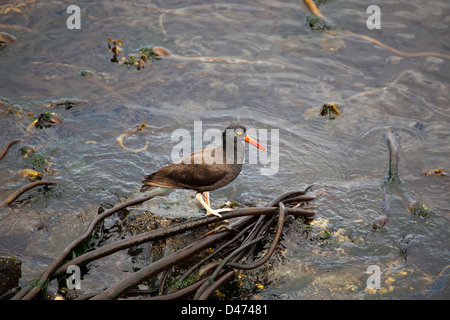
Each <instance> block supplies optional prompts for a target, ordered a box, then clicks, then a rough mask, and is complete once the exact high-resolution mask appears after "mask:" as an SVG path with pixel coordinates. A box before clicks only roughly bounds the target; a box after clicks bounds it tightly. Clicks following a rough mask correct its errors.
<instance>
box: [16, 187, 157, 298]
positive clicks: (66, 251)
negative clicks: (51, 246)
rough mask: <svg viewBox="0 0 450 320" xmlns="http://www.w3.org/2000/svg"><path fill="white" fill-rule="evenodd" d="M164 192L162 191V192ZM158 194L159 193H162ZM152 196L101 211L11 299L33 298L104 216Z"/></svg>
mask: <svg viewBox="0 0 450 320" xmlns="http://www.w3.org/2000/svg"><path fill="white" fill-rule="evenodd" d="M163 194H164V193H163ZM163 194H160V195H163ZM153 197H155V195H149V196H147V197H144V198H140V199H136V200H132V201H129V202H126V203H124V204H121V205H120V206H117V207H115V208H112V209H110V210H108V211H105V212H103V213H102V214H100V215H98V216H97V217H96V218H95V219H94V220H93V221H92V222H91V224H90V225H89V227H88V229H87V231H86V232H85V233H84V234H83V235H82V236H81V237H79V238H78V239H76V240H75V241H73V242H72V243H71V244H70V245H69V246H67V247H66V248H65V249H64V251H63V252H62V253H61V254H60V255H59V257H58V258H56V260H55V261H53V263H52V264H51V265H50V266H48V268H47V269H46V271H45V272H44V273H43V274H42V276H41V278H40V279H39V282H38V284H37V285H36V286H35V287H34V288H33V289H31V291H30V287H25V288H24V289H22V290H21V291H19V293H18V294H17V295H16V296H14V297H13V300H16V299H22V298H23V299H24V300H27V299H33V298H34V297H35V296H36V295H37V294H38V293H39V291H41V287H42V286H43V285H44V284H45V283H46V282H47V280H48V279H49V277H50V276H51V275H52V273H53V272H54V271H55V269H56V268H57V267H58V266H59V265H60V264H61V263H62V262H63V261H64V259H66V257H67V256H68V255H69V254H70V253H71V252H72V251H73V250H74V249H75V248H76V247H77V246H78V245H80V244H81V243H82V242H83V241H85V240H86V239H87V238H88V237H89V236H90V234H91V233H92V231H93V230H94V227H95V225H96V224H97V223H98V222H100V221H102V220H103V219H105V218H106V217H108V216H110V215H111V214H113V213H116V212H117V211H120V210H122V209H124V208H126V207H129V206H132V205H135V204H139V203H142V202H144V201H147V200H150V199H152V198H153Z"/></svg>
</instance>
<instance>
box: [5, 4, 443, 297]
mask: <svg viewBox="0 0 450 320" xmlns="http://www.w3.org/2000/svg"><path fill="white" fill-rule="evenodd" d="M370 4H371V3H369V2H368V3H362V2H361V1H344V2H342V1H339V2H335V1H330V2H328V3H326V4H324V5H322V6H321V7H320V8H321V11H322V12H323V13H324V14H325V15H326V16H327V17H328V18H329V19H330V20H331V21H332V22H333V23H334V25H335V31H336V33H332V32H326V33H323V32H313V31H311V29H310V28H309V27H308V26H307V25H306V17H307V15H308V13H307V11H306V10H305V6H304V5H303V2H302V1H263V0H261V1H252V2H248V1H234V2H232V3H225V2H214V3H211V2H210V1H189V2H187V1H170V2H162V1H161V2H160V1H153V2H151V3H149V2H144V1H127V2H123V1H95V2H89V1H78V2H77V5H78V6H80V8H81V30H68V29H67V27H66V20H67V18H68V17H69V14H68V13H66V5H65V4H62V3H61V2H57V1H36V2H34V3H29V4H27V5H26V8H25V9H23V10H21V11H22V12H20V13H18V12H9V13H6V14H0V31H2V32H8V33H11V34H13V35H14V36H16V38H17V42H16V43H15V44H13V45H9V46H7V47H2V48H0V101H2V102H4V103H5V104H6V105H5V106H3V107H0V137H1V140H0V142H1V145H2V146H3V145H4V144H5V143H6V142H7V141H9V140H11V139H15V138H21V139H22V140H23V141H22V142H21V143H20V144H16V145H14V146H12V147H11V149H10V150H9V151H8V153H7V155H6V156H5V158H3V159H2V160H1V161H0V185H1V187H0V196H1V198H0V199H2V200H3V199H4V198H6V197H7V195H9V194H10V193H11V192H12V191H13V190H15V189H17V188H18V187H19V186H21V185H23V184H25V183H26V181H25V180H24V179H23V178H20V177H17V175H16V174H17V172H18V171H20V170H21V169H24V168H30V169H31V168H32V167H33V166H34V167H35V168H36V170H38V171H40V172H42V173H43V176H44V177H43V178H44V179H45V180H55V181H57V182H58V185H57V186H55V187H51V188H49V189H42V188H39V189H36V190H34V191H30V192H28V193H26V194H25V195H23V196H22V197H21V198H19V199H18V201H17V202H15V203H14V204H13V205H12V206H11V208H1V209H0V210H1V211H0V219H1V220H0V255H2V256H9V255H13V256H16V257H17V258H19V259H20V260H21V261H22V270H23V276H22V279H21V283H26V282H27V281H29V280H31V279H33V278H34V277H36V276H37V275H38V274H39V273H40V272H42V271H43V270H44V268H45V267H46V266H47V265H48V264H49V263H51V261H53V259H54V258H55V257H56V256H57V255H58V254H59V252H61V251H62V250H63V248H64V247H65V246H66V245H67V244H69V243H70V242H71V241H72V240H73V239H74V238H75V237H76V236H77V235H79V234H81V233H83V232H84V230H85V228H86V226H87V224H88V223H89V221H90V220H92V218H93V217H94V216H95V214H96V212H97V209H98V207H99V206H100V205H102V204H107V203H109V204H115V203H117V202H119V201H124V200H126V199H129V198H135V197H138V196H140V194H139V188H140V181H141V180H142V177H143V176H144V175H145V174H146V173H150V172H152V171H154V170H156V169H158V168H160V167H161V166H164V165H166V164H169V163H170V161H171V158H170V155H171V151H172V149H173V147H174V146H175V145H176V143H177V141H172V140H171V135H172V133H173V132H174V130H176V129H180V128H181V129H187V130H188V131H189V132H193V130H194V121H199V120H201V121H202V127H203V130H207V129H211V128H216V129H219V130H222V129H223V128H225V127H226V126H227V125H228V124H229V123H230V122H233V121H236V120H239V121H241V122H242V123H244V124H245V125H246V126H247V127H248V128H254V129H268V130H271V129H272V130H273V129H278V130H279V138H280V152H279V168H278V171H277V172H276V174H274V175H262V174H261V168H262V167H268V166H267V165H266V166H264V165H263V164H247V165H245V166H244V169H243V170H242V172H241V174H240V176H239V177H238V178H237V179H236V180H235V181H234V182H233V183H231V184H230V185H228V186H226V187H224V188H222V189H220V190H217V191H214V192H213V193H212V197H213V198H212V201H213V205H214V204H215V205H219V204H222V203H224V202H226V201H228V200H230V199H246V200H249V201H252V202H254V203H256V204H264V203H266V202H267V201H269V200H271V199H273V198H274V197H276V196H278V195H280V194H281V193H283V192H285V191H289V190H299V189H303V188H304V187H305V186H306V185H309V184H314V185H315V187H314V189H313V192H314V193H315V194H317V195H318V196H319V198H318V199H317V201H316V203H314V204H315V205H316V206H317V207H316V209H315V211H316V217H315V222H314V223H316V224H313V226H312V229H311V231H310V232H309V233H307V234H305V227H304V226H302V225H301V224H297V223H294V222H292V223H291V224H289V227H288V229H287V230H286V232H285V233H284V237H283V242H282V244H283V248H280V251H279V252H278V253H277V255H276V256H275V257H274V258H273V261H272V263H271V267H270V268H268V271H267V274H266V275H265V276H264V277H263V278H262V279H261V281H262V282H264V289H263V290H261V291H259V292H257V293H255V294H254V295H252V296H250V297H249V298H254V299H257V298H270V299H341V298H347V299H378V298H390V299H396V298H429V297H434V298H449V297H450V294H449V291H448V288H449V282H448V273H446V270H448V269H445V267H446V266H447V265H448V264H449V257H450V252H449V240H448V239H449V231H448V222H449V219H450V212H449V209H448V208H449V204H450V190H449V178H448V176H447V177H441V176H425V175H423V171H425V170H428V169H438V168H442V169H443V170H444V171H446V172H450V167H448V158H449V156H450V145H449V144H448V140H449V136H450V126H449V120H450V113H449V107H448V102H447V101H448V97H449V90H450V87H449V83H450V81H449V80H450V77H449V74H450V67H449V59H448V58H446V57H442V56H432V55H425V56H419V57H409V56H404V55H400V54H396V53H395V52H392V51H390V50H388V49H385V48H381V47H380V46H378V45H376V44H374V43H371V42H369V41H367V40H363V39H361V38H357V37H354V36H351V35H349V34H348V33H346V32H345V31H346V30H348V31H352V32H354V33H357V34H361V35H366V36H370V37H373V38H375V39H377V40H379V41H381V42H383V43H385V44H388V45H389V46H391V47H394V48H396V49H398V50H401V51H404V52H408V53H413V52H438V53H441V54H445V55H450V47H449V44H450V42H449V41H448V40H449V37H448V29H449V24H450V5H449V4H448V3H446V2H444V1H436V2H433V3H430V4H427V5H426V6H424V5H423V3H422V2H420V1H410V2H408V3H407V4H405V3H401V4H400V3H397V2H396V1H385V2H383V5H382V6H381V19H382V20H381V21H382V22H381V30H368V29H367V27H366V19H367V17H368V14H366V9H367V6H369V5H370ZM108 38H112V39H121V40H122V41H123V47H122V48H123V55H124V56H127V55H128V54H131V53H137V50H138V49H139V48H140V47H142V46H163V47H165V48H167V49H168V50H169V51H170V52H171V53H172V54H175V55H178V56H182V57H217V58H234V59H241V60H246V61H251V62H256V61H259V62H260V63H247V64H239V63H205V62H199V61H189V60H186V59H179V58H171V59H161V60H155V61H154V62H153V64H152V65H151V66H149V65H146V66H145V68H144V69H142V70H139V71H138V70H136V69H135V68H127V67H125V66H123V65H118V64H115V63H111V62H110V59H111V58H112V54H111V53H110V52H109V50H108ZM86 74H88V75H86ZM83 75H85V76H83ZM60 99H80V100H86V101H87V102H88V103H87V104H83V105H75V106H73V107H72V108H70V109H66V108H64V107H56V108H54V109H52V110H51V111H53V112H56V113H58V114H59V115H60V116H61V117H62V118H63V119H64V122H63V123H62V124H61V125H55V126H52V127H51V128H46V129H42V130H41V129H33V128H31V129H29V128H28V127H29V125H30V123H31V122H32V121H33V120H34V118H33V117H28V113H33V114H34V115H35V116H37V115H39V114H40V113H43V112H45V111H48V110H47V109H45V108H42V107H41V106H42V105H43V104H46V103H48V102H50V101H52V100H60ZM327 102H335V103H339V104H341V105H342V106H343V111H342V117H337V118H336V119H335V120H329V119H325V118H323V117H318V116H317V113H318V109H319V107H320V106H321V105H323V104H324V103H327ZM7 108H11V110H9V111H8V110H7ZM142 123H145V124H147V127H146V128H145V130H142V131H139V132H135V133H133V134H129V135H126V136H125V137H124V139H123V144H124V145H125V146H126V147H128V148H130V149H141V148H145V150H143V151H140V152H132V151H129V150H126V149H125V148H123V147H122V146H121V145H120V144H119V143H118V142H117V138H118V137H119V136H120V135H121V134H123V133H125V132H127V131H128V130H131V129H133V128H135V127H136V126H137V125H139V124H142ZM27 128H28V129H27ZM387 128H391V130H392V131H393V132H394V134H395V136H396V139H397V141H398V143H399V145H400V147H401V148H400V158H399V174H400V177H401V178H402V179H403V181H404V183H405V185H406V187H407V188H408V190H409V192H410V194H411V196H412V197H413V198H414V199H415V200H417V201H419V202H421V203H423V204H425V205H426V206H427V207H429V208H432V209H433V210H434V212H435V214H434V215H432V216H431V217H429V218H427V219H422V218H419V217H417V216H414V215H411V214H410V213H409V212H408V210H407V209H406V208H405V206H404V205H403V203H402V202H401V199H400V197H399V196H398V195H395V194H393V195H392V196H391V197H390V215H389V221H388V224H387V225H386V226H385V227H383V228H382V229H379V230H377V231H374V230H373V228H372V226H371V222H372V221H373V220H374V219H376V218H377V217H379V216H381V214H382V204H383V184H382V183H383V179H384V175H385V173H386V170H387V167H388V148H387V143H386V136H385V134H386V130H387ZM147 142H148V146H147V147H146V143H147ZM269 142H270V141H269ZM24 146H30V147H33V148H35V149H36V150H35V153H34V154H33V155H30V156H29V157H28V158H26V159H25V158H24V157H23V156H22V154H21V153H20V152H19V150H20V148H22V147H24ZM268 147H269V151H270V143H269V145H268ZM36 159H37V160H36ZM39 159H45V161H46V162H45V161H44V163H43V164H41V165H40V166H39V165H37V164H38V163H37V161H38V160H39ZM45 168H47V169H48V170H47V171H45V170H44V169H45ZM193 195H194V193H193V192H191V191H183V190H177V191H174V192H172V193H171V195H170V196H169V197H167V198H164V199H159V200H158V199H155V200H154V201H150V202H149V203H148V204H145V206H146V208H149V209H151V210H152V211H155V212H157V213H158V214H160V215H168V216H173V215H175V216H180V215H186V210H185V209H186V206H187V208H188V210H187V211H189V214H190V215H195V214H201V212H202V211H201V210H200V209H199V207H198V205H197V204H196V202H195V199H193ZM325 231H326V232H327V233H328V234H329V235H330V236H329V237H327V238H326V239H321V238H320V236H321V235H322V234H324V233H323V232H325ZM405 238H406V239H410V240H408V241H406V240H405ZM312 240H313V241H312ZM402 241H403V243H406V242H407V243H406V245H407V248H408V249H407V255H406V258H405V255H404V254H402V251H401V248H400V247H401V245H402ZM120 259H121V260H120V261H122V262H123V265H127V263H129V261H128V260H127V259H128V258H127V257H120ZM102 261H103V260H102ZM115 263H116V262H115V261H114V259H111V264H115ZM370 265H377V266H379V267H380V270H381V289H379V290H377V291H376V292H372V291H370V290H366V280H367V278H368V277H369V275H368V274H367V273H365V272H366V270H367V268H368V266H370ZM129 267H130V265H128V267H123V270H128V269H127V268H129ZM123 272H126V271H123ZM118 273H119V275H118V274H116V273H113V272H111V273H109V274H106V273H102V272H96V271H95V267H94V266H93V267H92V269H91V271H90V274H91V275H92V278H91V279H92V280H91V281H103V282H104V283H107V282H109V281H116V280H117V281H118V279H119V278H120V272H118ZM102 274H104V275H103V278H102ZM438 280H440V281H441V283H442V281H444V285H440V286H436V285H435V284H436V283H437V281H438ZM86 286H88V284H87V285H86Z"/></svg>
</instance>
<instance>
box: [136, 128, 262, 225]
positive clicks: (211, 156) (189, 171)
mask: <svg viewBox="0 0 450 320" xmlns="http://www.w3.org/2000/svg"><path fill="white" fill-rule="evenodd" d="M240 139H243V140H245V141H246V142H249V143H251V144H253V145H255V146H256V147H258V148H260V149H262V150H264V151H265V149H264V148H263V147H262V146H260V145H259V144H258V143H257V142H256V141H254V140H253V139H251V138H250V137H249V136H247V135H246V128H245V127H244V126H241V125H239V124H232V125H230V126H228V127H227V128H226V129H225V131H224V132H223V134H222V144H221V145H218V146H216V147H207V148H204V149H201V150H197V151H195V152H194V153H191V154H190V155H188V156H186V157H184V158H183V159H182V160H180V161H179V162H177V163H174V164H172V165H169V166H167V167H164V168H161V169H159V170H158V171H156V172H154V173H152V174H149V175H147V176H145V178H144V180H143V181H142V183H143V186H142V188H141V192H142V191H147V190H151V189H153V188H157V187H163V188H172V189H192V190H195V191H197V194H196V198H197V200H199V201H200V203H202V205H203V206H204V207H205V208H206V210H207V214H215V215H219V216H220V214H219V213H218V212H219V211H226V210H224V209H221V210H213V209H211V207H210V203H209V191H213V190H216V189H219V188H221V187H223V186H226V185H227V184H229V183H230V182H231V181H233V180H234V179H236V177H237V176H238V175H239V173H240V172H241V169H242V163H243V159H244V145H243V144H242V143H241V141H239V140H240ZM227 146H228V147H229V148H228V149H229V152H228V154H227V152H226V151H227ZM230 151H231V152H230ZM202 195H204V196H205V199H203V197H202Z"/></svg>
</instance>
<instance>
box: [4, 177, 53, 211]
mask: <svg viewBox="0 0 450 320" xmlns="http://www.w3.org/2000/svg"><path fill="white" fill-rule="evenodd" d="M55 184H56V182H55V181H35V182H32V183H29V184H27V185H24V186H23V187H21V188H19V189H18V190H16V191H14V193H13V194H12V195H10V196H9V197H8V198H6V199H5V200H4V201H3V202H2V203H1V204H0V207H6V206H9V205H10V204H11V203H13V202H14V201H15V200H16V199H17V198H18V197H20V196H21V195H22V194H23V193H25V192H26V191H28V190H30V189H33V188H35V187H38V186H51V185H55Z"/></svg>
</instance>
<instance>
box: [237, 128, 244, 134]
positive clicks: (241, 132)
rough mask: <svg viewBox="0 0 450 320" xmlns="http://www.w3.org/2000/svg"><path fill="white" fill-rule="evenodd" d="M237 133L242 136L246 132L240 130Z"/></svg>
mask: <svg viewBox="0 0 450 320" xmlns="http://www.w3.org/2000/svg"><path fill="white" fill-rule="evenodd" d="M236 133H237V134H238V135H241V134H243V133H244V131H242V130H241V129H238V130H237V131H236Z"/></svg>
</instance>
